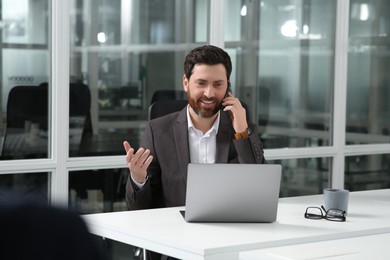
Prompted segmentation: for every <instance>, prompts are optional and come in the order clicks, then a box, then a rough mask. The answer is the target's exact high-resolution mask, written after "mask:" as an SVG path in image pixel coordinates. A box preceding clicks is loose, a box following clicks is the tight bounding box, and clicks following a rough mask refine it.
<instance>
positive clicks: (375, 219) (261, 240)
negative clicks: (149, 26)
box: [84, 189, 390, 260]
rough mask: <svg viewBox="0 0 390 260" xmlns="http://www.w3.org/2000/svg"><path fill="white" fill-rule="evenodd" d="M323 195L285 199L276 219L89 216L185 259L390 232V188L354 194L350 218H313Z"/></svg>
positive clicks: (168, 212) (104, 227) (146, 213)
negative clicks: (310, 213) (309, 210)
mask: <svg viewBox="0 0 390 260" xmlns="http://www.w3.org/2000/svg"><path fill="white" fill-rule="evenodd" d="M322 201H323V199H322V195H314V196H302V197H290V198H282V199H280V202H279V206H278V217H277V221H276V222H274V223H270V224H269V223H187V222H185V221H184V219H183V217H182V216H181V214H180V213H179V209H181V208H164V209H154V210H139V211H123V212H113V213H101V214H91V215H85V216H84V219H85V221H86V222H87V224H88V226H89V228H90V231H91V232H92V233H93V234H96V235H99V236H103V237H106V238H109V239H113V240H116V241H119V242H122V243H127V244H131V245H135V246H139V247H142V248H146V249H150V250H153V251H157V252H160V253H163V254H166V255H171V256H174V257H177V258H181V259H213V260H214V259H238V253H239V252H241V251H248V250H256V249H262V248H269V247H276V246H285V245H293V244H302V243H309V242H316V241H324V240H332V239H342V238H348V237H357V236H364V235H372V234H381V233H389V232H390V221H389V219H390V207H389V206H390V189H387V190H374V191H364V192H351V193H350V199H349V208H348V212H349V213H348V216H347V221H346V222H341V223H339V222H332V221H327V220H309V219H305V218H304V217H303V215H304V212H305V209H306V207H308V206H319V205H321V204H322Z"/></svg>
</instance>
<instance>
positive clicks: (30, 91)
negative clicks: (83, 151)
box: [2, 83, 92, 159]
mask: <svg viewBox="0 0 390 260" xmlns="http://www.w3.org/2000/svg"><path fill="white" fill-rule="evenodd" d="M48 92H49V91H48V84H47V83H42V84H40V85H38V86H15V87H13V88H12V89H11V90H10V92H9V95H8V101H7V125H6V132H5V138H4V144H3V149H2V156H5V157H7V156H10V157H13V156H15V155H18V154H19V155H18V156H21V159H22V158H24V156H25V155H23V154H24V152H23V149H24V148H23V145H21V147H18V145H19V144H22V142H15V140H14V139H15V138H12V137H11V136H12V135H15V134H17V133H23V131H24V130H25V127H26V122H29V123H31V124H36V125H37V126H38V127H39V130H41V131H46V132H47V131H48V100H49V98H48ZM69 100H70V105H69V110H70V111H69V113H70V118H71V119H72V118H74V117H77V118H81V123H80V124H81V125H82V127H83V128H82V130H81V131H82V134H81V135H82V137H81V141H80V146H81V142H84V140H85V136H86V135H91V134H92V124H91V118H90V106H91V97H90V91H89V88H88V86H86V85H84V84H70V93H69ZM70 122H71V127H72V120H70ZM46 140H47V139H46ZM16 141H17V140H16ZM46 142H47V141H46ZM41 146H42V147H43V146H45V145H43V144H42V145H41ZM46 146H47V144H46ZM19 150H20V152H18V151H19ZM46 155H47V151H45V152H43V151H40V153H39V155H38V154H37V155H35V154H30V155H26V156H28V157H30V156H32V157H35V156H38V157H46Z"/></svg>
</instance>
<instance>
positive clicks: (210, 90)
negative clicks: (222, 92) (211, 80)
mask: <svg viewBox="0 0 390 260" xmlns="http://www.w3.org/2000/svg"><path fill="white" fill-rule="evenodd" d="M214 94H215V92H214V88H213V86H211V85H209V86H208V87H207V88H206V89H205V91H204V95H205V96H206V97H208V98H211V97H214Z"/></svg>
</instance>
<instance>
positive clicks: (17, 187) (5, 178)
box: [0, 172, 50, 203]
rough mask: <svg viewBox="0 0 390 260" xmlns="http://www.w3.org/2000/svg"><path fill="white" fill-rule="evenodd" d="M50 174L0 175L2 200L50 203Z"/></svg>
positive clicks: (0, 195) (0, 196)
mask: <svg viewBox="0 0 390 260" xmlns="http://www.w3.org/2000/svg"><path fill="white" fill-rule="evenodd" d="M49 183H50V173H47V172H34V173H18V174H1V175H0V198H1V200H3V201H12V200H15V201H17V199H18V198H20V200H23V201H26V200H34V201H36V202H43V203H48V202H49V200H50V185H49Z"/></svg>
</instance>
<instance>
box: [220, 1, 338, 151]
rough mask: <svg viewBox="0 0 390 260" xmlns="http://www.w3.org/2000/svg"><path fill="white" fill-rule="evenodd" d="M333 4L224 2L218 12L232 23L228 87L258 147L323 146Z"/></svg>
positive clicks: (328, 114) (228, 37)
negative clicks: (252, 126) (248, 113)
mask: <svg viewBox="0 0 390 260" xmlns="http://www.w3.org/2000/svg"><path fill="white" fill-rule="evenodd" d="M244 5H245V6H246V8H244ZM335 5H336V1H304V0H302V1H293V2H291V1H272V0H265V1H264V0H263V1H259V0H258V1H241V2H240V4H238V2H237V1H234V0H225V17H229V20H230V19H232V20H234V21H235V22H230V21H228V23H230V25H229V26H226V27H225V39H226V40H227V41H226V43H225V46H226V47H227V48H228V49H229V52H230V53H233V56H234V57H233V59H234V61H235V64H234V65H235V66H234V68H233V77H232V82H233V84H232V85H235V88H236V90H235V93H236V95H237V96H238V97H240V98H241V99H242V100H243V101H245V102H246V103H248V104H249V105H250V107H251V110H252V115H253V118H254V121H255V123H257V124H258V125H259V126H260V130H261V132H262V139H263V141H264V146H265V148H277V147H310V146H324V145H330V142H331V138H330V137H331V134H332V133H331V129H330V125H331V122H332V114H331V111H332V109H331V108H332V104H333V100H332V93H333V59H334V58H333V57H334V39H335V37H334V27H335V23H334V21H335V20H336V18H335V15H336V12H335ZM245 10H246V11H245Z"/></svg>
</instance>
